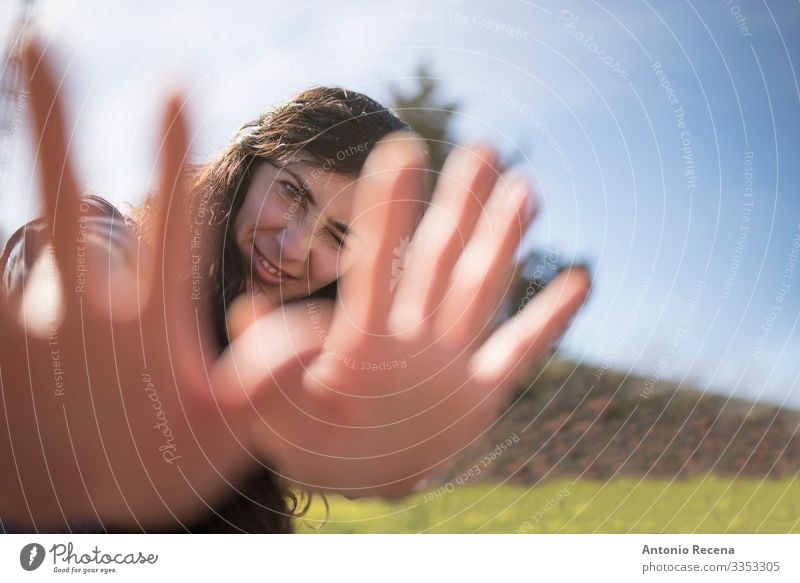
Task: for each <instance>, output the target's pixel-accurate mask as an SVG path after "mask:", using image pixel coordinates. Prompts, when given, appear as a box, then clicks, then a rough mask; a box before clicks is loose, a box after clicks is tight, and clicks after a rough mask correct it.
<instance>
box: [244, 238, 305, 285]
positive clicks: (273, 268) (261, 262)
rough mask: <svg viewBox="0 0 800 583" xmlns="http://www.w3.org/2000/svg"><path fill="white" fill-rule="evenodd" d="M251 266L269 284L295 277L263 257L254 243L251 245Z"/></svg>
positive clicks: (279, 282)
mask: <svg viewBox="0 0 800 583" xmlns="http://www.w3.org/2000/svg"><path fill="white" fill-rule="evenodd" d="M253 268H254V269H255V271H256V272H257V273H258V276H259V277H260V278H261V280H262V281H264V282H265V283H268V284H271V285H280V284H281V283H284V282H286V281H287V280H292V279H297V278H295V277H292V276H291V275H289V274H288V273H286V272H285V271H283V270H282V269H281V268H280V267H278V266H277V265H275V264H274V263H272V261H270V260H269V259H267V258H266V257H264V255H262V254H261V252H260V251H259V250H258V248H256V247H255V245H254V246H253Z"/></svg>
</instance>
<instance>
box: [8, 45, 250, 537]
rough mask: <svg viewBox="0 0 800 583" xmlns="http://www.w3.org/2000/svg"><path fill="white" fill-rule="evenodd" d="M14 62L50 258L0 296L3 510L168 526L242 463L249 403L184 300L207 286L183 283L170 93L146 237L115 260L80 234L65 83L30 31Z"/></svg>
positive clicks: (83, 521) (202, 502)
mask: <svg viewBox="0 0 800 583" xmlns="http://www.w3.org/2000/svg"><path fill="white" fill-rule="evenodd" d="M23 60H24V64H25V70H26V71H27V73H28V75H29V83H30V95H31V102H30V105H31V110H32V114H33V121H34V129H35V132H36V133H35V136H36V139H35V140H34V145H35V147H36V151H35V154H36V163H37V166H38V169H39V176H40V178H41V190H42V193H43V199H44V218H45V221H46V224H47V226H48V229H49V234H50V240H51V244H52V253H43V254H42V257H40V259H39V261H38V262H37V266H36V267H35V268H34V269H33V270H32V272H31V273H30V274H28V275H26V278H27V281H26V282H25V286H24V287H25V290H24V292H23V295H22V298H21V300H19V301H15V302H14V305H11V304H10V303H9V302H5V305H0V325H2V335H0V382H2V387H1V388H2V396H3V398H2V401H0V419H2V424H3V427H2V430H0V476H2V481H1V482H0V516H2V517H3V520H5V521H9V522H10V523H11V524H15V525H18V526H23V527H29V528H35V529H37V530H52V529H59V528H64V527H66V526H71V527H75V526H81V527H87V526H94V527H98V526H99V525H103V524H105V525H106V526H108V527H117V528H126V529H130V528H138V527H159V526H165V525H171V526H175V525H176V521H183V522H185V521H187V520H190V519H192V518H197V517H198V515H200V514H205V513H207V512H208V507H209V506H213V505H214V504H215V503H216V501H218V500H219V499H220V498H221V497H222V496H224V495H226V494H229V493H230V489H231V485H230V484H231V483H235V482H236V481H237V480H239V479H240V478H242V477H243V475H244V474H245V473H247V472H251V471H252V468H253V467H254V460H253V458H252V456H251V454H250V453H249V450H248V448H247V447H246V446H245V445H243V440H244V439H245V438H247V436H246V435H245V433H246V430H247V428H249V426H250V422H249V421H245V419H249V416H250V415H251V414H252V413H251V412H250V411H248V410H246V409H244V408H242V407H241V406H239V405H238V404H236V405H229V404H227V403H225V402H224V401H223V400H221V399H218V398H216V397H215V396H214V395H213V394H212V392H211V387H210V384H209V383H208V380H207V378H208V374H209V371H210V369H211V368H212V367H213V366H214V360H215V358H216V352H217V349H216V347H215V346H214V343H213V341H212V339H211V338H212V335H211V333H210V316H209V314H207V313H206V311H205V310H203V309H202V308H201V302H200V301H199V300H196V299H194V298H199V297H202V295H203V293H202V288H203V286H204V285H205V284H206V282H205V280H202V279H198V278H194V277H187V274H190V273H192V269H193V259H192V257H191V255H190V253H188V252H187V251H188V250H189V249H191V248H192V240H191V236H192V233H191V232H190V230H189V229H188V228H187V221H186V213H185V209H186V208H187V206H188V198H187V191H186V187H185V185H184V183H183V172H182V168H183V166H184V163H185V156H186V151H187V130H186V127H185V123H184V119H183V115H182V114H181V103H180V101H179V100H178V99H176V98H172V99H171V100H169V102H168V104H167V106H166V116H165V119H164V125H163V134H162V136H163V139H162V142H161V144H160V148H159V160H160V183H159V185H158V188H157V191H156V195H155V200H156V205H157V212H156V216H157V219H156V221H157V224H156V225H155V227H154V228H153V232H154V233H155V239H156V243H155V244H154V245H153V247H147V246H145V245H143V244H142V245H140V246H139V247H138V248H137V249H133V250H132V253H133V255H134V260H133V266H132V267H130V268H128V267H125V266H123V267H119V266H118V265H117V264H116V263H115V261H114V260H113V258H112V257H111V247H110V245H109V244H105V245H104V244H103V243H102V242H98V241H97V240H96V238H93V239H92V240H89V239H88V238H87V237H86V220H85V219H86V217H85V216H83V212H82V209H83V207H82V205H81V202H80V199H79V191H80V189H79V185H78V183H77V181H76V179H75V175H74V174H73V171H72V164H71V161H70V158H69V155H68V146H69V143H70V142H71V139H70V138H71V132H70V133H68V131H69V126H68V125H67V124H66V123H65V119H64V116H63V112H62V105H61V103H60V99H59V95H58V88H59V86H60V84H61V80H60V79H58V78H56V77H54V76H53V74H52V73H51V69H50V63H49V62H48V60H47V59H46V58H45V55H44V53H43V51H42V49H41V48H40V46H39V45H38V44H37V42H36V41H30V42H29V43H28V44H27V46H26V48H25V49H24V59H23ZM202 259H203V258H199V260H202ZM56 274H57V275H56ZM58 280H60V290H59V288H58V287H57V284H56V281H58Z"/></svg>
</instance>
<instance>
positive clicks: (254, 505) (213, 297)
mask: <svg viewBox="0 0 800 583" xmlns="http://www.w3.org/2000/svg"><path fill="white" fill-rule="evenodd" d="M400 129H408V125H407V124H406V123H405V122H403V121H402V120H400V119H399V118H398V117H397V116H396V115H395V114H394V113H392V112H391V111H389V110H388V109H386V108H385V107H383V106H382V105H381V104H379V103H378V102H376V101H374V100H373V99H370V98H369V97H367V96H366V95H363V94H361V93H357V92H355V91H350V90H347V89H342V88H340V87H314V88H311V89H308V90H305V91H302V92H300V93H298V94H296V95H295V96H293V97H291V98H290V99H289V100H287V101H285V102H284V103H282V104H280V105H278V106H277V107H275V108H274V109H271V110H269V111H267V112H266V113H264V114H262V115H261V116H259V117H258V118H257V119H255V120H253V121H251V122H249V123H246V124H244V125H243V126H242V127H241V128H240V129H239V131H238V132H237V133H236V135H235V137H234V139H233V140H232V142H231V143H230V145H228V146H227V148H226V149H225V150H224V151H223V152H222V153H221V154H220V155H219V156H218V157H217V158H216V159H215V160H213V161H212V162H210V163H208V164H204V165H200V166H195V167H192V168H190V169H189V182H190V190H191V203H190V208H189V209H187V210H188V212H189V214H190V217H189V218H190V220H191V221H192V222H191V224H193V225H196V224H200V223H202V225H203V235H202V237H201V238H200V239H201V242H202V244H203V245H204V247H205V249H206V251H207V252H208V253H209V255H208V256H209V257H210V258H211V260H210V261H209V262H208V270H207V273H205V274H204V275H205V276H206V277H207V278H208V279H207V281H209V282H210V283H211V285H210V286H209V288H208V291H207V295H206V298H205V303H206V304H207V306H208V309H209V310H210V312H211V314H212V320H213V325H214V332H215V335H216V337H217V340H218V342H219V346H220V348H221V349H222V348H224V347H225V346H227V345H228V343H229V339H228V333H227V318H226V314H227V310H228V307H229V305H230V303H231V302H232V301H233V300H234V299H235V298H236V297H237V296H239V295H240V294H241V293H242V292H244V291H245V289H246V284H247V277H248V274H249V270H250V266H249V263H248V261H247V260H246V259H245V258H243V257H242V255H241V252H240V251H239V248H238V247H237V245H236V241H235V238H234V229H233V225H234V221H235V219H236V216H237V214H238V213H239V211H240V209H241V207H242V203H243V202H244V199H245V197H246V195H247V191H248V189H249V187H250V181H251V179H252V176H253V174H254V173H255V171H256V170H257V169H258V168H259V166H260V165H261V164H263V163H265V162H273V163H279V164H280V163H285V162H288V161H289V160H291V159H292V158H293V157H295V156H297V155H298V154H300V153H303V154H305V155H307V156H310V157H311V158H312V159H313V160H314V161H315V162H317V163H318V164H319V167H320V168H324V169H325V170H326V171H330V172H335V173H337V174H340V175H344V176H347V177H352V178H353V179H355V178H357V177H358V174H359V172H360V171H361V168H362V166H363V165H364V162H365V160H366V158H367V155H368V154H369V152H370V151H371V150H372V148H373V147H374V145H375V143H376V142H377V141H378V140H380V139H381V138H382V137H384V136H385V135H387V134H389V133H390V132H393V131H395V130H400ZM152 216H153V205H152V201H151V200H150V199H147V200H145V202H144V203H143V204H142V205H140V206H138V207H136V208H134V209H132V212H131V220H132V223H133V225H134V227H135V228H136V229H137V230H138V231H139V234H140V236H141V237H143V238H144V239H145V240H152V239H153V238H152V233H150V231H149V225H151V224H152V222H151V220H150V219H151V218H152ZM336 290H337V282H332V283H331V284H330V285H328V286H327V287H325V288H323V289H321V290H319V291H317V292H316V293H315V294H314V296H316V297H335V295H336ZM310 503H311V496H310V495H308V494H306V493H304V492H296V491H294V490H291V489H289V488H288V487H287V486H286V485H285V484H284V483H283V482H282V481H281V480H280V478H279V477H278V476H277V475H276V474H275V473H274V472H273V471H272V470H271V469H270V468H269V467H268V466H267V465H264V466H263V467H261V468H258V470H257V471H255V472H253V474H252V475H251V477H250V479H249V481H248V482H247V483H245V484H241V485H239V487H238V489H237V490H236V492H234V493H232V495H231V496H230V497H229V498H228V499H227V500H226V501H225V502H224V503H223V504H221V505H219V506H218V507H216V508H215V509H214V510H213V511H211V512H210V513H209V514H208V515H207V516H206V517H204V518H203V519H202V520H198V521H197V523H196V524H193V525H187V528H188V529H189V530H191V531H192V532H260V533H289V532H292V530H293V528H292V524H293V520H292V519H293V518H295V517H298V516H302V515H303V514H305V512H306V511H307V510H308V506H309V504H310ZM181 530H182V531H183V529H181Z"/></svg>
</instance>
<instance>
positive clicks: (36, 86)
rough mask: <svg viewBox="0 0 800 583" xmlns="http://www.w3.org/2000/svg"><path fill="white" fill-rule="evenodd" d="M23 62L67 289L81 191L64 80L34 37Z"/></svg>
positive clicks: (51, 224) (70, 280) (49, 215)
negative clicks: (65, 106) (68, 126)
mask: <svg viewBox="0 0 800 583" xmlns="http://www.w3.org/2000/svg"><path fill="white" fill-rule="evenodd" d="M22 60H23V64H24V68H25V71H26V74H27V76H28V82H29V84H30V90H31V111H32V113H33V125H34V131H35V133H36V135H37V136H38V140H37V143H36V164H37V166H38V168H39V174H40V176H41V188H42V198H43V201H44V217H45V220H46V222H47V224H48V225H49V227H50V236H51V239H52V241H53V247H54V252H55V258H56V265H57V266H58V269H59V272H60V273H61V274H62V282H63V283H64V289H73V288H74V285H73V283H74V282H73V279H74V277H75V276H76V275H77V270H76V269H75V268H74V266H75V265H76V261H75V258H76V255H75V253H76V247H77V244H78V217H79V215H80V211H79V205H80V201H79V198H78V197H79V191H78V184H77V181H76V180H75V176H74V174H73V171H72V165H71V162H70V159H69V141H68V140H67V137H66V131H65V124H64V121H65V120H64V114H63V111H62V105H61V102H60V99H59V90H60V88H61V83H60V82H58V81H57V80H56V78H55V77H54V75H53V73H52V70H51V66H50V63H49V62H48V61H47V58H46V56H45V54H44V51H43V50H42V47H41V45H40V43H39V41H38V40H37V39H36V38H34V37H31V38H29V39H28V40H27V42H26V44H25V47H24V50H23V58H22Z"/></svg>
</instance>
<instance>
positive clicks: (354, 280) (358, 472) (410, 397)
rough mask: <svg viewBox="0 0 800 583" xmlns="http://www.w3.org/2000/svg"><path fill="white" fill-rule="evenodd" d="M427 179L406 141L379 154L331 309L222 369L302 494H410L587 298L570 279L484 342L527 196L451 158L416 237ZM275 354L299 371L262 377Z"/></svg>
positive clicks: (258, 342) (250, 341)
mask: <svg viewBox="0 0 800 583" xmlns="http://www.w3.org/2000/svg"><path fill="white" fill-rule="evenodd" d="M422 172H424V168H423V156H422V153H421V147H420V141H419V140H418V139H415V137H414V136H413V135H410V134H405V133H399V134H393V135H390V136H388V137H387V138H385V139H384V140H383V141H382V142H381V143H379V144H378V146H377V147H376V148H375V150H374V151H373V153H372V154H371V155H370V158H369V159H368V161H367V164H366V165H365V168H364V170H363V172H362V174H361V177H360V179H359V184H358V188H357V194H356V211H355V213H354V214H355V220H354V222H353V225H352V227H351V231H352V232H353V234H354V236H355V238H356V240H357V243H356V249H355V251H354V253H353V255H354V256H355V259H354V260H353V265H352V267H351V269H350V270H349V271H348V272H347V273H346V274H345V275H344V277H343V279H342V286H341V287H342V290H341V294H340V298H339V301H338V302H337V303H336V305H335V306H330V305H325V304H321V303H320V302H314V301H306V302H304V303H301V304H299V305H295V306H291V307H289V306H287V307H285V308H284V309H283V310H282V311H278V312H273V313H271V314H269V315H268V316H267V317H265V318H263V319H261V320H260V321H258V322H256V323H255V324H253V326H251V328H250V329H248V330H247V331H246V332H245V333H244V334H243V335H242V336H241V337H240V339H241V340H245V342H243V343H237V344H236V345H234V346H233V347H232V350H231V352H230V353H229V354H228V355H227V356H226V358H225V359H224V362H223V363H221V365H220V368H219V372H220V373H221V374H224V376H225V378H226V379H230V378H231V377H232V376H233V374H232V371H233V370H238V371H245V372H244V376H243V377H242V378H243V380H242V383H241V384H240V389H243V391H244V394H248V395H251V394H258V395H260V399H261V400H260V401H258V404H257V410H258V411H259V413H260V417H261V418H260V420H259V421H258V422H256V424H255V428H254V438H255V442H256V444H257V446H258V447H260V448H261V450H262V451H263V452H264V453H265V455H267V456H268V457H269V458H270V459H273V460H275V461H276V462H277V465H278V468H279V469H280V470H281V471H282V472H283V474H284V475H285V476H287V477H288V478H290V479H292V480H294V481H295V482H298V483H300V484H302V485H304V486H307V487H310V488H315V489H323V490H331V491H338V492H342V493H345V494H347V495H350V496H359V495H367V494H387V495H391V494H397V493H404V492H408V491H409V490H410V488H411V487H412V486H413V485H414V484H415V483H417V482H419V481H420V479H422V478H423V477H424V476H425V475H426V474H428V473H430V472H431V471H432V470H434V469H435V468H437V467H438V466H439V465H440V464H442V463H443V462H445V461H447V460H448V459H449V458H450V457H451V456H452V455H454V454H456V453H457V452H458V451H459V450H461V449H462V448H464V447H465V446H466V445H468V444H469V443H470V441H471V440H473V439H474V438H475V437H477V436H478V435H479V434H480V433H481V432H482V431H483V430H484V429H486V428H487V427H488V425H489V424H490V423H491V422H492V420H493V419H494V418H495V417H496V415H497V413H498V410H499V409H500V407H502V405H503V404H504V402H505V400H506V399H507V397H508V395H509V392H510V390H512V389H513V388H514V387H515V383H516V381H518V380H519V374H520V373H524V372H525V371H526V370H528V369H529V365H530V364H531V363H532V362H533V361H535V360H536V359H537V358H538V357H539V356H540V355H541V354H542V353H543V351H544V350H545V349H546V348H547V347H548V345H549V344H550V343H551V342H552V341H553V340H554V339H555V338H556V337H557V335H558V334H559V333H560V332H561V331H562V330H563V329H564V328H565V327H566V326H567V324H568V322H569V320H570V318H571V317H572V316H573V314H574V313H575V311H576V310H577V309H578V307H579V306H580V305H581V303H582V302H583V300H584V298H585V295H586V292H587V289H588V279H587V276H586V274H585V272H583V271H582V270H571V271H568V272H566V273H563V274H562V275H560V276H559V277H558V278H557V279H556V280H555V281H554V282H553V283H552V284H551V285H550V286H548V288H547V290H546V291H545V292H544V293H542V294H541V296H538V297H537V298H536V299H535V300H534V301H533V302H531V304H530V305H529V306H528V307H527V308H526V309H525V310H524V311H522V312H521V313H520V314H519V315H518V316H516V317H515V318H513V319H511V320H510V321H509V322H507V323H505V324H504V325H503V326H501V327H500V328H499V329H498V330H497V331H494V333H491V329H492V322H493V321H494V320H495V318H496V315H497V309H498V306H499V303H500V301H501V299H502V297H503V296H504V294H505V292H506V291H507V288H508V284H509V282H510V279H511V278H510V277H509V276H510V275H511V266H512V263H513V254H514V252H515V250H516V248H517V246H518V244H519V241H520V238H521V235H522V234H523V232H524V230H525V227H526V226H527V224H528V222H529V221H530V220H531V219H532V216H533V211H532V207H533V204H532V199H531V195H530V192H529V189H528V188H527V186H526V184H525V183H524V182H523V181H521V180H513V179H509V178H507V177H501V178H500V179H499V180H498V179H497V176H496V174H495V172H496V171H495V170H494V168H493V166H492V163H491V155H490V154H489V152H488V151H486V150H485V149H482V148H477V149H463V150H459V151H457V152H456V153H454V154H452V155H451V156H450V159H449V160H448V163H447V164H446V166H445V168H444V170H443V173H442V176H441V177H440V179H439V180H438V183H437V188H436V191H435V193H434V197H433V200H432V203H431V206H430V208H429V209H428V210H427V212H426V214H425V215H424V218H423V219H422V222H421V223H420V224H419V227H418V228H416V229H415V227H416V217H417V216H418V215H419V209H420V204H421V203H420V200H419V197H420V196H421V192H422V188H421V185H422V180H421V174H422ZM408 241H411V243H410V245H408V244H407V243H408ZM407 247H408V249H406V248H407ZM403 251H407V252H408V253H409V256H407V257H402V256H401V255H403ZM329 313H332V314H331V315H332V323H331V327H330V330H328V329H327V324H326V320H327V315H328V314H329ZM281 328H282V329H283V330H285V332H284V334H285V336H283V337H282V336H280V333H278V332H276V331H278V330H279V329H281ZM290 329H292V330H294V331H295V332H294V334H292V332H291V331H290ZM487 337H488V338H487ZM274 346H289V347H291V351H292V352H294V353H296V354H298V355H300V356H299V357H298V358H297V360H296V361H295V363H294V365H293V366H287V365H285V366H283V367H282V368H281V369H280V370H275V369H271V368H270V366H269V360H270V359H269V357H268V354H267V353H268V351H270V350H272V347H274ZM257 347H262V348H261V350H263V353H262V354H260V355H259V350H260V349H259V348H257ZM259 371H260V372H259ZM222 384H224V383H222V382H221V383H220V385H222ZM228 389H230V386H229V385H228Z"/></svg>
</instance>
